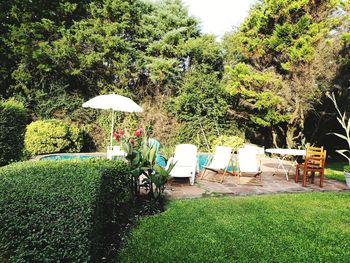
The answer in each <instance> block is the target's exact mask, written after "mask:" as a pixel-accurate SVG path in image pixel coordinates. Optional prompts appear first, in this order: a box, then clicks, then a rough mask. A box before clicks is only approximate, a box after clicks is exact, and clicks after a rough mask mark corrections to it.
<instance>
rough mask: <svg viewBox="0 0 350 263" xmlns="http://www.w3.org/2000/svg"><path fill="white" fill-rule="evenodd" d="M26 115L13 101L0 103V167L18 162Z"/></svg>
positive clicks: (21, 148) (24, 110)
mask: <svg viewBox="0 0 350 263" xmlns="http://www.w3.org/2000/svg"><path fill="white" fill-rule="evenodd" d="M26 122H27V113H26V109H25V108H24V106H23V104H22V103H20V102H17V101H15V100H7V101H0V166H2V165H6V164H8V163H10V162H12V161H18V160H20V158H21V156H22V153H23V139H24V130H25V127H26Z"/></svg>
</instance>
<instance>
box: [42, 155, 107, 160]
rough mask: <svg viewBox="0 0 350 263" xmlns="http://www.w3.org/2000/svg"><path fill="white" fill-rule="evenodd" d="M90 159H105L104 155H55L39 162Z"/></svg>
mask: <svg viewBox="0 0 350 263" xmlns="http://www.w3.org/2000/svg"><path fill="white" fill-rule="evenodd" d="M92 158H105V155H102V154H101V155H97V154H96V155H92V154H91V155H90V154H89V155H87V154H86V155H85V154H62V155H61V154H55V155H48V156H44V157H41V158H40V160H55V161H58V160H72V159H80V160H85V159H92Z"/></svg>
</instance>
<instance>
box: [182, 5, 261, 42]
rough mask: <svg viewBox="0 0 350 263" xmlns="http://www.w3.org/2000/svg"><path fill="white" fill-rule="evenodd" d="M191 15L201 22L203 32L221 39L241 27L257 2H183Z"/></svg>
mask: <svg viewBox="0 0 350 263" xmlns="http://www.w3.org/2000/svg"><path fill="white" fill-rule="evenodd" d="M182 2H183V3H184V4H185V6H187V7H188V11H189V14H190V15H193V16H195V17H197V18H198V19H199V20H200V21H201V25H202V32H203V33H208V34H214V35H216V36H217V37H218V38H221V37H222V36H223V35H224V34H225V33H226V32H229V31H231V30H232V28H233V26H239V25H240V23H242V22H243V20H244V18H245V17H246V16H247V15H248V11H249V9H250V7H251V5H252V4H253V3H255V2H256V0H182Z"/></svg>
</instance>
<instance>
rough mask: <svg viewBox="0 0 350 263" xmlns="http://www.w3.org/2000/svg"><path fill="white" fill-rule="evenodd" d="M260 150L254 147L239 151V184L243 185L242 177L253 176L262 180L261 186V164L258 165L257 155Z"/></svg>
mask: <svg viewBox="0 0 350 263" xmlns="http://www.w3.org/2000/svg"><path fill="white" fill-rule="evenodd" d="M258 153H259V152H258V150H257V149H254V148H253V147H245V148H239V149H238V158H237V159H238V160H237V161H238V169H239V172H238V176H239V183H241V177H242V175H252V176H254V177H259V178H260V184H262V176H261V174H262V171H261V170H260V164H258V160H257V154H258Z"/></svg>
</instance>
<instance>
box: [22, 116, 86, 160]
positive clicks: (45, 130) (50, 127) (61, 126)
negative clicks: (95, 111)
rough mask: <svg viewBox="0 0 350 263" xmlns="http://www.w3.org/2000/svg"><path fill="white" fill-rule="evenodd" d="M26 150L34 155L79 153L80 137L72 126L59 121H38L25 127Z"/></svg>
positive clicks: (77, 130)
mask: <svg viewBox="0 0 350 263" xmlns="http://www.w3.org/2000/svg"><path fill="white" fill-rule="evenodd" d="M24 142H25V146H26V149H27V150H28V151H29V152H30V153H32V154H34V155H37V154H45V153H57V152H79V151H80V150H81V148H82V136H81V133H80V131H79V129H78V127H76V126H75V125H73V124H70V123H66V122H63V121H60V120H55V119H52V120H39V121H35V122H32V123H31V124H29V125H28V126H27V131H26V134H25V140H24Z"/></svg>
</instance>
